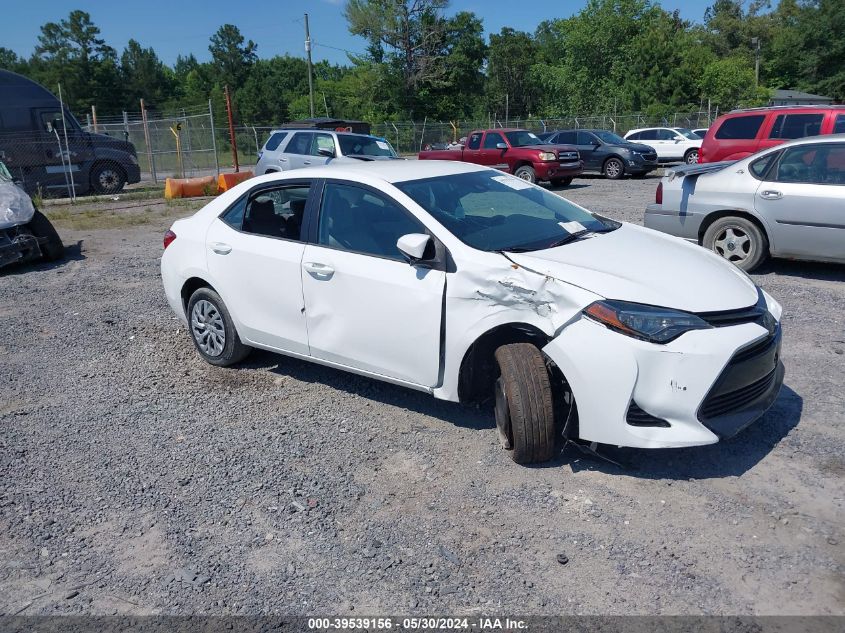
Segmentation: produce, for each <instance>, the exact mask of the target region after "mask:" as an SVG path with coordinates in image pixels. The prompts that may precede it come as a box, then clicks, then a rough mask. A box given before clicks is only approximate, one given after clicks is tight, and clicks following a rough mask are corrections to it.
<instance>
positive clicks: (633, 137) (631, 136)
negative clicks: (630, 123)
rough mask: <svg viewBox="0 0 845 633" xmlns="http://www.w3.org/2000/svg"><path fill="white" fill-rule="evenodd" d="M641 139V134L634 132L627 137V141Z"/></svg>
mask: <svg viewBox="0 0 845 633" xmlns="http://www.w3.org/2000/svg"><path fill="white" fill-rule="evenodd" d="M642 137H643V133H642V132H634V133H633V134H629V135H628V140H629V141H639V140H640V139H641V138H642Z"/></svg>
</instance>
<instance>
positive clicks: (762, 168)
mask: <svg viewBox="0 0 845 633" xmlns="http://www.w3.org/2000/svg"><path fill="white" fill-rule="evenodd" d="M777 156H778V152H772V153H771V154H767V155H766V156H763V158H759V159H757V160H755V161H754V162H753V163H751V165H749V167H748V169H749V171H751V175H752V176H754V177H755V178H757V179H758V180H763V179H764V178H765V176H766V172H767V171H769V167H771V166H772V162H773V161H774V160H775V159H776V158H777Z"/></svg>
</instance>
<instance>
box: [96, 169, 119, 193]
mask: <svg viewBox="0 0 845 633" xmlns="http://www.w3.org/2000/svg"><path fill="white" fill-rule="evenodd" d="M125 184H126V174H125V173H124V172H123V169H122V168H121V167H119V166H118V165H116V164H113V163H103V164H101V165H97V166H96V167H95V168H94V171H92V172H91V187H92V188H93V189H94V191H96V192H97V193H99V194H112V193H119V192H120V191H122V190H123V186H124V185H125Z"/></svg>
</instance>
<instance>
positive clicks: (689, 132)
mask: <svg viewBox="0 0 845 633" xmlns="http://www.w3.org/2000/svg"><path fill="white" fill-rule="evenodd" d="M675 131H676V132H677V133H678V134H680V135H681V136H685V137H687V138H688V139H690V140H692V141H698V140H701V137H700V136H699V135H698V134H696V133H695V132H693V131H692V130H690V129H687V128H685V127H676V128H675Z"/></svg>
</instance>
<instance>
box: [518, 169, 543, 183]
mask: <svg viewBox="0 0 845 633" xmlns="http://www.w3.org/2000/svg"><path fill="white" fill-rule="evenodd" d="M513 175H514V176H516V177H517V178H521V179H522V180H526V181H528V182H534V183H536V182H537V172H535V171H534V168H533V167H531V166H530V165H523V166H522V167H517V169H516V171H515V172H513Z"/></svg>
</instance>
